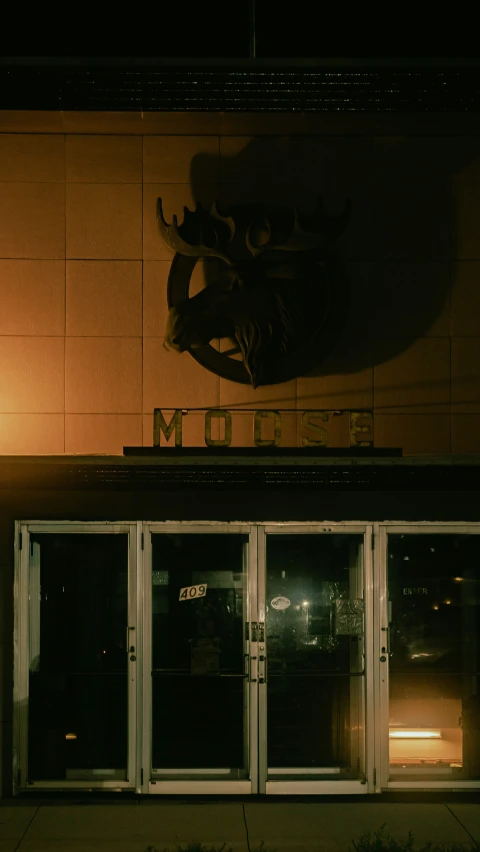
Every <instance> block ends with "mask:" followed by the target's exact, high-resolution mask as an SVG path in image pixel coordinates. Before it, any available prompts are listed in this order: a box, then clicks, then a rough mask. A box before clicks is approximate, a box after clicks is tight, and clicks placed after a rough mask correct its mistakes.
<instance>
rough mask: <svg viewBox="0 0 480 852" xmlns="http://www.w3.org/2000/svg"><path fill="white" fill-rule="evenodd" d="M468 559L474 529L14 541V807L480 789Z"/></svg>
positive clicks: (152, 532) (46, 530)
mask: <svg viewBox="0 0 480 852" xmlns="http://www.w3.org/2000/svg"><path fill="white" fill-rule="evenodd" d="M374 543H375V547H374V546H373V545H374ZM479 557H480V526H475V525H469V526H465V525H459V524H457V525H440V524H438V525H434V524H430V525H427V524H409V525H401V524H367V523H333V524H328V525H320V524H311V523H305V524H298V523H295V524H294V523H276V524H274V523H251V524H248V523H235V524H228V523H217V522H202V523H191V522H185V523H180V522H175V523H174V522H161V523H160V522H155V523H153V522H152V523H149V522H145V523H143V522H135V523H118V524H113V523H67V522H65V523H60V522H57V523H51V522H35V523H30V522H22V523H18V524H17V557H16V579H15V672H14V675H15V676H14V777H15V792H20V791H24V790H38V789H89V790H94V789H112V790H118V791H121V790H133V791H136V792H137V793H150V794H155V793H156V794H175V793H177V794H194V793H203V794H207V795H208V794H214V795H217V794H218V795H223V794H250V793H253V794H256V793H260V794H275V793H278V794H295V793H298V794H335V793H337V794H340V793H345V794H347V793H350V794H366V793H374V792H381V791H382V790H385V789H389V788H392V789H395V788H404V789H407V788H409V789H419V788H421V789H437V788H442V787H443V788H445V787H448V788H449V789H452V787H454V788H458V789H462V788H478V787H480V702H479V698H478V696H479V692H478V685H479V684H478V678H479V673H480V662H479V660H480V656H479V650H480V611H479V607H480V590H479V586H478V584H479V582H480V567H479V566H480V559H479Z"/></svg>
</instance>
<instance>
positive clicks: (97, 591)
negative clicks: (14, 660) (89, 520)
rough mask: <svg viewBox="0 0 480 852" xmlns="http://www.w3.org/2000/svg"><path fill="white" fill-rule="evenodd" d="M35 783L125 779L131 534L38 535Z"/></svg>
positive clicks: (33, 622)
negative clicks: (63, 780)
mask: <svg viewBox="0 0 480 852" xmlns="http://www.w3.org/2000/svg"><path fill="white" fill-rule="evenodd" d="M29 571H30V578H29V579H30V590H29V605H30V627H29V633H30V649H29V657H30V664H29V704H28V777H29V781H37V780H39V781H46V780H62V779H67V780H74V779H82V778H97V779H98V778H102V777H103V778H105V780H109V779H110V780H112V779H116V778H117V779H118V778H120V779H126V777H127V775H126V772H127V730H128V712H127V711H128V694H127V688H128V679H127V654H126V646H125V639H126V627H127V624H128V620H127V614H128V536H127V534H125V535H124V534H115V535H99V534H83V533H82V534H74V533H72V534H68V533H61V534H50V533H48V534H47V533H45V534H44V533H42V534H35V535H32V536H31V559H30V568H29Z"/></svg>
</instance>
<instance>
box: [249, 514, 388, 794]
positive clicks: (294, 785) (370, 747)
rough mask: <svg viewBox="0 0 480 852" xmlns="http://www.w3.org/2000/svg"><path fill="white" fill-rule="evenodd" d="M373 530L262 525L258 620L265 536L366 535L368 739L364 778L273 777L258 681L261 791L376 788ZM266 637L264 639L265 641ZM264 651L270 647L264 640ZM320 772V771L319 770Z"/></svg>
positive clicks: (263, 690) (262, 609)
mask: <svg viewBox="0 0 480 852" xmlns="http://www.w3.org/2000/svg"><path fill="white" fill-rule="evenodd" d="M372 533H373V525H372V524H366V523H357V522H338V523H337V522H336V523H323V524H312V523H294V522H284V523H265V524H261V525H259V533H258V536H259V539H258V555H259V558H258V571H259V577H258V581H259V582H258V588H259V610H258V619H259V622H263V623H265V621H266V602H265V593H266V536H267V535H282V534H289V535H297V534H302V535H339V534H342V535H345V534H351V535H353V534H360V535H363V536H364V545H363V589H364V619H365V621H364V624H365V637H364V639H365V675H364V722H365V729H364V742H365V778H364V780H339V781H334V780H331V779H329V780H325V781H322V780H319V779H318V777H317V778H315V779H313V778H312V780H308V778H304V779H302V780H295V781H294V780H292V781H289V780H287V779H285V778H282V780H278V781H277V780H274V777H273V778H270V779H269V777H268V767H267V736H268V725H267V684H266V683H263V684H262V683H260V684H259V726H260V729H259V744H260V745H259V773H260V776H259V793H267V794H273V795H278V794H285V795H292V794H300V795H302V794H303V795H308V794H311V795H336V794H351V795H358V794H361V795H366V794H367V793H373V791H374V775H375V754H374V727H373V725H374V682H373V672H372V663H373V618H372V616H373V576H372V541H373V539H372ZM266 638H267V637H266V636H265V640H266ZM265 654H266V655H268V646H267V644H266V642H265ZM317 775H318V773H317Z"/></svg>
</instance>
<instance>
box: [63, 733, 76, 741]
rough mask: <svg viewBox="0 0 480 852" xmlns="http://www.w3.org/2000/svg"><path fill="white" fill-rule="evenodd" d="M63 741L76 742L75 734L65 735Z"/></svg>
mask: <svg viewBox="0 0 480 852" xmlns="http://www.w3.org/2000/svg"><path fill="white" fill-rule="evenodd" d="M65 739H66V740H76V739H77V735H76V734H65Z"/></svg>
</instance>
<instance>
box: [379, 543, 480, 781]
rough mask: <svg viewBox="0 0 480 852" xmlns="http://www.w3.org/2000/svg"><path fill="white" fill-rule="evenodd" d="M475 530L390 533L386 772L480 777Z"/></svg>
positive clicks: (479, 548)
mask: <svg viewBox="0 0 480 852" xmlns="http://www.w3.org/2000/svg"><path fill="white" fill-rule="evenodd" d="M479 560H480V536H473V535H446V534H436V535H424V534H415V535H390V536H389V537H388V593H389V622H390V623H389V628H390V665H389V683H390V723H389V751H390V776H391V777H392V778H397V777H398V778H402V779H405V778H407V779H408V777H409V776H410V777H412V778H418V777H422V778H423V779H429V778H430V779H436V780H441V779H442V777H445V778H450V779H452V780H453V779H456V780H462V779H464V780H470V779H476V778H480V695H479V690H478V676H479V671H480V667H479V650H480V618H479V606H480V586H479V580H480V572H479V567H478V566H479Z"/></svg>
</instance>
